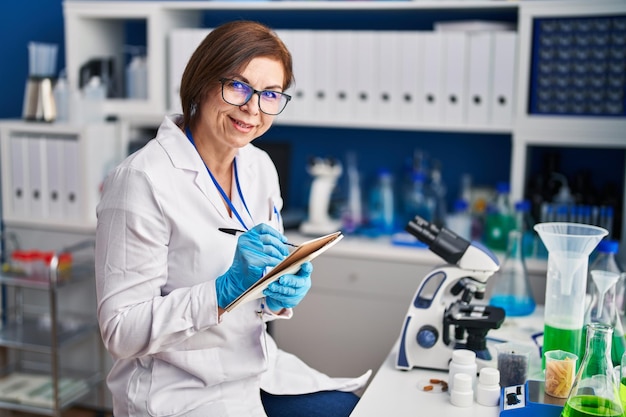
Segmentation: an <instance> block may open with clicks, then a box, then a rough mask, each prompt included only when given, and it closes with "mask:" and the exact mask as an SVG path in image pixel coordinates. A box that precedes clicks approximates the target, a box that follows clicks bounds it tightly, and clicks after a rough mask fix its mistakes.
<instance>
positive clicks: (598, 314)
mask: <svg viewBox="0 0 626 417" xmlns="http://www.w3.org/2000/svg"><path fill="white" fill-rule="evenodd" d="M589 274H590V275H591V280H592V281H593V282H592V284H593V291H592V292H591V302H590V304H589V307H587V310H586V311H585V325H587V324H589V323H603V324H607V325H609V326H611V327H613V340H612V343H611V361H612V362H613V366H617V365H619V364H620V363H621V360H622V355H623V354H624V349H625V347H626V346H625V345H626V343H625V340H624V328H623V326H622V319H621V318H620V315H619V314H618V310H617V304H616V297H615V290H616V288H617V287H616V285H617V281H618V280H619V277H620V276H619V274H617V273H615V272H609V271H602V270H592V271H590V273H589ZM585 328H586V327H585ZM584 339H585V335H584V334H583V342H585V340H584ZM582 349H583V350H582V352H583V353H584V349H585V344H583V345H582Z"/></svg>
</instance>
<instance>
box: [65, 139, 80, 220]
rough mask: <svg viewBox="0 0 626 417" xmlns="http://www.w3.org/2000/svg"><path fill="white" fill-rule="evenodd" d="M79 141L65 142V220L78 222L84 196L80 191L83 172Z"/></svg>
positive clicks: (69, 140)
mask: <svg viewBox="0 0 626 417" xmlns="http://www.w3.org/2000/svg"><path fill="white" fill-rule="evenodd" d="M79 145H80V144H79V142H78V141H77V140H71V139H68V140H63V141H62V148H63V168H64V169H63V177H62V180H63V188H64V190H63V191H64V193H63V196H62V197H63V198H62V204H63V213H64V214H65V219H67V220H76V219H79V218H81V213H82V210H81V209H82V205H83V204H84V203H83V200H84V196H83V195H82V194H81V192H80V190H81V188H80V178H81V177H82V176H81V173H82V172H83V170H82V166H81V163H80V149H79Z"/></svg>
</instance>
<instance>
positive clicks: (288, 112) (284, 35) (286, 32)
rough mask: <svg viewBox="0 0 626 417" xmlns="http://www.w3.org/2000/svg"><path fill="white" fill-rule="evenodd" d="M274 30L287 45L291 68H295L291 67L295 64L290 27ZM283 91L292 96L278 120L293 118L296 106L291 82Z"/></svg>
mask: <svg viewBox="0 0 626 417" xmlns="http://www.w3.org/2000/svg"><path fill="white" fill-rule="evenodd" d="M275 32H276V34H277V35H278V37H279V38H280V40H282V41H283V43H284V44H285V46H286V47H287V50H289V52H290V53H291V57H292V69H293V70H295V68H293V67H294V65H295V64H294V63H293V53H294V49H295V46H294V44H293V37H292V36H291V34H292V32H293V31H292V30H291V29H276V30H275ZM285 93H286V94H289V95H290V96H292V98H291V100H290V101H289V103H287V107H285V110H283V112H282V113H281V114H280V115H279V116H278V117H279V120H293V119H294V114H293V112H294V108H295V107H296V106H295V105H294V104H295V103H294V98H293V93H294V86H293V84H292V85H291V87H290V88H289V89H287V90H286V91H285Z"/></svg>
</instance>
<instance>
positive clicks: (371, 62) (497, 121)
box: [169, 24, 517, 128]
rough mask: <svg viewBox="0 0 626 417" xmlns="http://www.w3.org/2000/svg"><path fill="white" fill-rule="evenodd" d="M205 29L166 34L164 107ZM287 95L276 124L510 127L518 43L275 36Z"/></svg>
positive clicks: (174, 102) (454, 29) (465, 30)
mask: <svg viewBox="0 0 626 417" xmlns="http://www.w3.org/2000/svg"><path fill="white" fill-rule="evenodd" d="M209 31H210V29H177V30H175V31H173V32H171V33H170V38H169V41H170V48H169V51H170V71H169V73H170V76H171V78H170V83H169V84H170V99H171V101H170V107H171V108H172V109H178V110H179V107H180V104H179V99H178V88H179V85H180V77H181V76H182V72H183V70H184V66H185V64H186V62H187V61H188V59H189V57H190V56H191V53H192V52H193V50H194V49H195V48H196V47H197V45H198V44H199V43H200V42H201V41H202V39H203V38H204V37H205V36H206V35H207V34H208V33H209ZM276 32H277V33H278V35H279V36H280V37H281V39H283V41H284V42H285V44H286V45H287V47H288V48H289V50H290V51H291V53H292V55H293V60H294V73H295V81H296V82H295V85H294V86H292V88H291V89H290V91H289V93H291V95H292V96H293V98H292V101H291V103H290V104H289V106H287V108H286V109H285V112H284V113H283V114H281V115H280V116H279V117H280V118H281V119H282V120H289V121H295V122H303V123H307V122H315V123H316V124H319V123H328V124H330V125H333V124H341V123H380V124H382V125H392V124H395V125H398V124H399V125H401V126H402V125H406V126H415V125H441V124H445V125H447V126H455V125H458V126H459V127H463V126H477V127H481V126H498V127H504V128H507V127H510V126H511V124H512V117H513V103H514V97H513V94H514V86H515V78H516V49H517V33H516V32H515V31H513V30H512V29H511V28H509V27H507V26H505V25H476V24H474V25H468V24H466V25H459V24H456V25H446V24H440V25H437V26H436V30H434V31H378V30H376V31H374V30H371V31H370V30H364V31H351V30H307V29H294V30H292V29H278V30H276Z"/></svg>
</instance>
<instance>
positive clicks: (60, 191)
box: [45, 138, 65, 219]
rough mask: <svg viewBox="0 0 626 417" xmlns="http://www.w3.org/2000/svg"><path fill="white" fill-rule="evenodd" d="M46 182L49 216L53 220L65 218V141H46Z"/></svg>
mask: <svg viewBox="0 0 626 417" xmlns="http://www.w3.org/2000/svg"><path fill="white" fill-rule="evenodd" d="M45 155H46V167H47V170H46V172H47V174H46V182H47V187H46V188H47V194H46V200H47V205H48V215H49V216H50V217H51V218H53V219H61V218H62V217H63V215H64V214H63V204H62V198H63V195H64V187H63V170H64V169H65V168H64V161H63V140H62V139H58V138H48V139H46V152H45Z"/></svg>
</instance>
